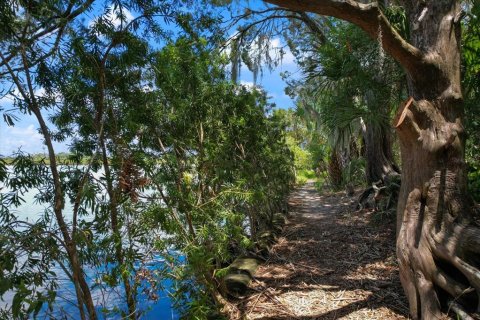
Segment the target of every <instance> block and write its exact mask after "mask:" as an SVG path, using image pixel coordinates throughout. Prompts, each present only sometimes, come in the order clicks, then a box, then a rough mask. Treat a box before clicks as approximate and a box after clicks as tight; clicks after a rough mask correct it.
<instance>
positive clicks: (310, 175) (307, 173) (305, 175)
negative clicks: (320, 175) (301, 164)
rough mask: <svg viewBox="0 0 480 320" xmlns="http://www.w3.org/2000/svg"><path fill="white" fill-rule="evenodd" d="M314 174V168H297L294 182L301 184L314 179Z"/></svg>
mask: <svg viewBox="0 0 480 320" xmlns="http://www.w3.org/2000/svg"><path fill="white" fill-rule="evenodd" d="M316 177H317V176H316V174H315V171H314V170H311V169H310V170H306V169H302V170H298V171H297V176H296V183H297V185H303V184H305V183H306V182H307V181H308V180H314V179H316Z"/></svg>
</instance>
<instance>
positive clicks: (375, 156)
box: [363, 125, 399, 185]
mask: <svg viewBox="0 0 480 320" xmlns="http://www.w3.org/2000/svg"><path fill="white" fill-rule="evenodd" d="M363 138H364V141H365V159H366V160H367V166H366V168H365V175H366V178H367V183H368V185H371V184H372V183H374V182H377V181H379V180H381V181H385V180H386V179H387V177H389V176H393V175H398V174H399V170H398V167H397V166H396V165H395V161H394V159H393V152H392V141H391V139H390V136H389V132H388V128H383V127H380V126H372V125H366V126H365V127H364V129H363Z"/></svg>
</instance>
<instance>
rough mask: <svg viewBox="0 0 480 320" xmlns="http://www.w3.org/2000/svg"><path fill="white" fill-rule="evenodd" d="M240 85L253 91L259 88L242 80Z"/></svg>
mask: <svg viewBox="0 0 480 320" xmlns="http://www.w3.org/2000/svg"><path fill="white" fill-rule="evenodd" d="M240 84H241V85H242V86H244V87H246V88H247V89H248V90H253V89H255V88H256V87H257V86H256V85H255V84H254V83H253V82H251V81H245V80H240Z"/></svg>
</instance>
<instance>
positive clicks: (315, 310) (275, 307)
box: [239, 183, 408, 320]
mask: <svg viewBox="0 0 480 320" xmlns="http://www.w3.org/2000/svg"><path fill="white" fill-rule="evenodd" d="M353 199H354V198H348V197H346V196H345V195H344V193H343V192H342V193H337V194H331V195H320V194H318V192H317V191H316V190H315V188H314V187H313V185H312V184H311V183H308V184H306V185H305V186H303V187H301V188H299V189H298V190H297V191H296V192H294V193H293V194H292V196H291V198H290V202H289V204H290V217H289V222H288V224H287V226H286V228H285V230H284V233H283V235H282V237H281V238H280V239H279V241H278V243H277V244H276V245H275V246H274V247H273V248H272V251H271V255H270V258H269V260H268V261H267V263H266V264H264V265H263V266H261V268H260V269H259V271H258V272H257V274H256V280H255V281H254V283H253V285H252V287H253V289H252V290H251V292H250V294H249V296H248V297H247V299H244V300H243V302H241V303H240V305H239V307H240V309H241V310H242V317H243V318H244V319H262V320H267V319H271V320H287V319H362V320H363V319H408V318H407V316H406V315H407V314H408V309H407V302H406V299H405V296H404V295H403V291H402V289H401V286H400V282H399V279H398V269H397V266H396V259H395V247H394V242H395V240H394V239H395V236H394V232H395V229H394V222H393V220H392V219H391V218H390V219H388V220H386V219H385V220H384V221H383V222H377V223H376V224H375V223H371V220H372V219H374V216H373V215H372V212H369V211H361V212H352V210H351V208H352V201H353ZM375 219H377V220H378V219H379V218H378V214H377V216H376V217H375Z"/></svg>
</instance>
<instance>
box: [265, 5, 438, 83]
mask: <svg viewBox="0 0 480 320" xmlns="http://www.w3.org/2000/svg"><path fill="white" fill-rule="evenodd" d="M264 1H265V2H268V3H271V4H274V5H277V6H281V7H285V8H288V9H292V10H297V11H306V12H312V13H317V14H320V15H325V16H331V17H335V18H339V19H342V20H345V21H348V22H351V23H353V24H355V25H357V26H359V27H360V28H361V29H363V30H364V31H365V32H367V34H368V35H370V36H371V37H372V38H374V39H377V38H380V36H379V35H381V41H382V46H383V48H384V49H385V51H386V52H388V53H389V54H390V55H391V56H392V57H393V58H394V59H395V60H397V61H398V62H399V63H400V64H401V65H402V66H403V67H404V68H405V70H406V71H407V72H408V73H409V74H410V75H411V76H412V77H413V78H416V77H417V76H421V73H419V70H422V69H426V68H428V69H432V68H435V66H434V65H433V64H429V63H427V62H426V61H425V59H424V55H423V53H422V52H421V51H420V50H419V49H418V48H416V47H415V46H413V45H411V44H410V43H408V41H406V40H405V39H403V38H402V36H401V35H400V34H399V33H398V32H397V31H396V30H395V28H394V27H393V26H392V25H391V24H390V22H389V21H388V19H387V17H386V16H385V15H384V14H383V12H382V10H381V9H380V8H379V7H378V4H377V3H369V4H362V3H358V2H356V1H352V0H345V1H336V0H323V1H319V0H304V1H298V0H264Z"/></svg>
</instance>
